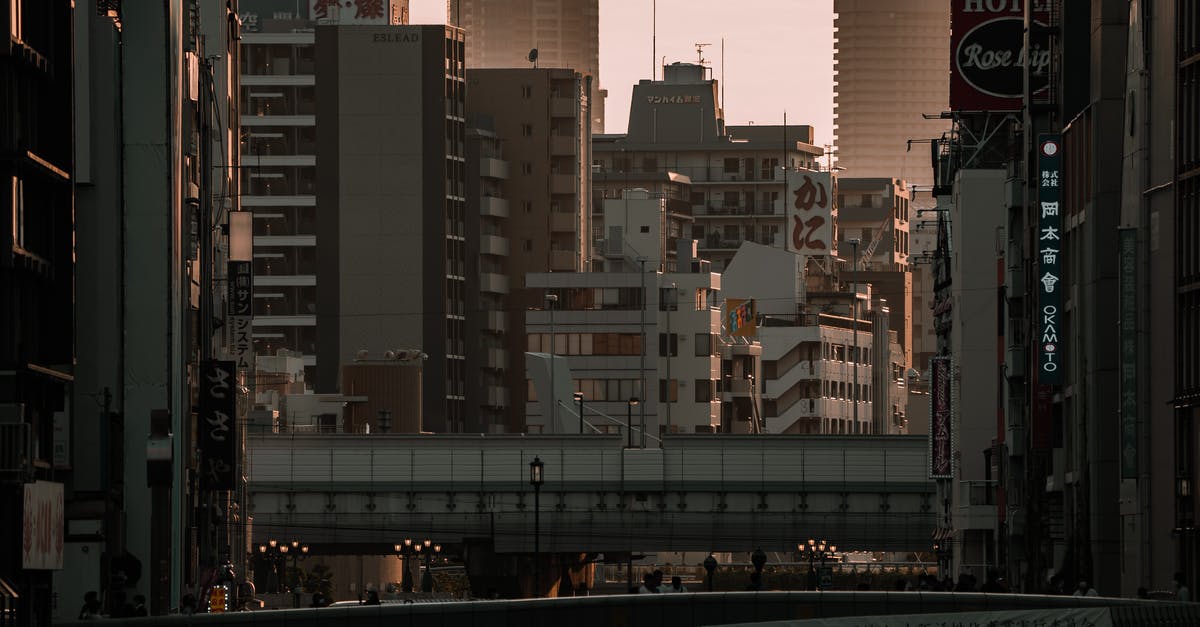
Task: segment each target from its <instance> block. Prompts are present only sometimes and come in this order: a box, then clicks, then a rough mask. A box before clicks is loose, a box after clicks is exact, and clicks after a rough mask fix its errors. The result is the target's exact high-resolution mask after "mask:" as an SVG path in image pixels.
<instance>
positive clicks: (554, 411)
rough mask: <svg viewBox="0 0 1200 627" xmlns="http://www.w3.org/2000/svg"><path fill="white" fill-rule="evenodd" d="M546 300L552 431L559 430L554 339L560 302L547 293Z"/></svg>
mask: <svg viewBox="0 0 1200 627" xmlns="http://www.w3.org/2000/svg"><path fill="white" fill-rule="evenodd" d="M545 298H546V308H547V309H549V310H550V417H549V418H548V419H547V420H546V430H547V431H550V430H552V429H556V428H558V420H557V418H558V393H557V391H555V389H554V353H555V349H556V348H557V346H556V345H557V344H558V341H557V338H555V337H554V305H555V303H557V302H558V294H551V293H550V292H546V294H545ZM550 432H552V431H550Z"/></svg>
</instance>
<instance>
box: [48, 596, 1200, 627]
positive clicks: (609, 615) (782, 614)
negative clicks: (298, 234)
mask: <svg viewBox="0 0 1200 627" xmlns="http://www.w3.org/2000/svg"><path fill="white" fill-rule="evenodd" d="M1088 609H1091V610H1092V611H1091V612H1085V611H1084V610H1088ZM1038 610H1043V611H1049V612H1052V611H1054V610H1058V611H1070V610H1076V611H1078V613H1079V614H1081V616H1080V618H1082V614H1087V616H1088V617H1089V618H1092V619H1093V621H1091V622H1087V623H1084V622H1079V621H1076V622H1074V623H1073V624H1112V625H1114V626H1116V627H1124V626H1125V625H1131V626H1132V625H1151V624H1153V625H1196V624H1200V604H1189V603H1171V602H1164V601H1141V600H1135V599H1119V598H1104V597H1069V596H1043V595H1020V594H983V593H953V592H876V591H867V592H730V593H686V594H646V595H613V596H590V597H571V598H558V599H527V600H519V601H474V602H449V603H419V604H418V603H413V604H386V605H375V606H348V607H347V606H341V607H328V608H321V609H297V610H271V611H259V612H239V613H230V614H217V615H196V616H159V617H153V618H150V619H124V620H112V621H107V622H105V623H104V624H106V625H130V626H134V625H147V624H155V625H168V626H185V625H216V624H221V625H234V626H240V625H254V626H255V627H266V626H275V625H278V626H280V627H283V626H287V627H296V626H304V627H323V626H325V625H339V626H341V625H353V626H361V627H384V626H388V627H390V626H393V625H420V626H421V627H483V626H485V625H486V626H488V627H496V626H500V627H503V626H508V625H512V626H513V627H517V626H519V627H542V626H547V627H549V626H555V627H557V626H559V625H571V626H572V627H593V626H595V627H601V626H603V627H607V626H609V625H624V626H626V627H682V626H689V627H690V626H693V625H728V624H733V623H751V622H765V621H796V620H802V619H808V618H848V617H896V616H900V615H907V614H924V615H928V614H938V617H937V618H939V619H942V620H946V619H952V617H948V616H946V614H951V613H956V612H997V613H1003V612H1037V611H1038ZM1106 615H1107V616H1106ZM1047 616H1053V614H1052V613H1046V614H1043V615H1042V616H1038V615H1036V614H1034V615H1029V614H1026V615H1024V616H1022V618H1025V619H1027V621H1028V622H1025V623H1022V624H1042V623H1035V622H1033V621H1034V620H1035V619H1039V618H1042V619H1045V618H1046V617H1047ZM1102 617H1107V618H1108V619H1109V621H1108V622H1097V621H1098V620H1099V619H1100V618H1102ZM995 618H999V616H997V617H995ZM864 622H866V621H864ZM71 624H74V623H71ZM876 624H880V623H876ZM1044 624H1051V623H1050V622H1049V621H1047V622H1045V623H1044ZM1055 624H1065V623H1055Z"/></svg>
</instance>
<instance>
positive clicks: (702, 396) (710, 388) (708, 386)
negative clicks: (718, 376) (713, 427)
mask: <svg viewBox="0 0 1200 627" xmlns="http://www.w3.org/2000/svg"><path fill="white" fill-rule="evenodd" d="M714 383H716V381H713V380H712V379H696V402H697V403H711V402H712V401H713V398H714V397H715V396H716V386H715V385H714Z"/></svg>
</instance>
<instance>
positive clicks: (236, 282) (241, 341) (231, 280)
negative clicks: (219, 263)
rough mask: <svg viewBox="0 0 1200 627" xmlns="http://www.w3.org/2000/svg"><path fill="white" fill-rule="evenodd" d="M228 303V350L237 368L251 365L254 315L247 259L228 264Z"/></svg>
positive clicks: (251, 276) (246, 367) (252, 283)
mask: <svg viewBox="0 0 1200 627" xmlns="http://www.w3.org/2000/svg"><path fill="white" fill-rule="evenodd" d="M226 276H227V277H228V288H229V294H228V298H227V300H228V303H229V332H230V334H231V335H232V337H231V338H230V342H229V344H230V352H231V353H232V355H233V359H234V361H236V362H237V365H238V368H242V369H249V368H250V367H251V366H253V360H254V354H253V353H254V345H253V340H252V339H251V334H250V325H251V323H252V316H253V315H254V302H253V301H254V294H253V287H254V268H253V266H252V264H251V263H250V262H249V261H230V262H229V265H228V274H227V275H226Z"/></svg>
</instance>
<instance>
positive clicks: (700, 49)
mask: <svg viewBox="0 0 1200 627" xmlns="http://www.w3.org/2000/svg"><path fill="white" fill-rule="evenodd" d="M711 45H712V44H696V60H697V62H698V63H699V64H700V65H704V64H705V63H708V61H707V60H706V59H705V58H704V47H705V46H711Z"/></svg>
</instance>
